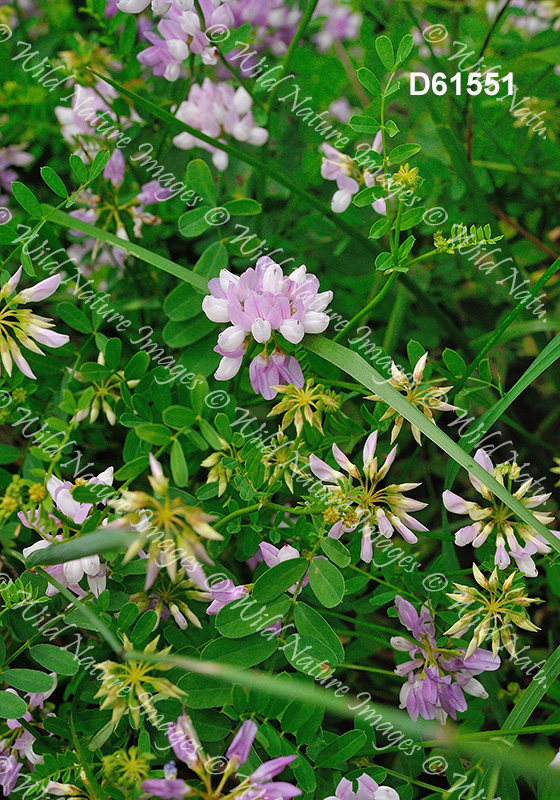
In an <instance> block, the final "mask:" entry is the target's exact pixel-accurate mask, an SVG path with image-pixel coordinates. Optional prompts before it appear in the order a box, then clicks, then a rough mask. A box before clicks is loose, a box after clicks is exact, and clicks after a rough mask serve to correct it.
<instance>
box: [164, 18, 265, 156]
mask: <svg viewBox="0 0 560 800" xmlns="http://www.w3.org/2000/svg"><path fill="white" fill-rule="evenodd" d="M222 8H224V6H222ZM214 49H215V48H214ZM216 57H217V56H216ZM252 107H253V100H252V98H251V95H250V94H249V93H248V92H247V90H246V89H244V88H243V86H240V87H239V88H238V89H234V88H233V86H230V85H229V84H228V83H213V82H212V81H211V80H210V78H204V80H203V82H202V86H199V85H198V84H197V83H195V84H193V85H192V86H191V88H190V90H189V96H188V97H187V99H186V100H184V101H183V102H182V103H181V105H180V106H179V108H178V109H177V111H176V112H175V116H176V117H177V119H179V120H181V122H185V123H186V124H187V125H190V126H191V128H196V129H197V130H198V131H200V132H201V133H205V134H206V136H211V137H212V138H213V139H219V140H220V141H224V139H223V137H224V135H226V134H227V135H228V136H233V138H234V139H237V141H238V142H247V143H248V144H253V145H261V144H264V143H265V142H266V140H267V139H268V131H267V130H266V129H265V128H261V127H259V126H258V125H256V124H255V120H254V119H253V112H252V110H251V109H252ZM173 144H174V145H175V147H178V148H179V149H180V150H191V149H192V148H193V147H201V148H202V149H203V150H206V151H207V152H209V153H211V154H212V162H213V164H214V166H215V167H216V169H218V170H220V171H222V172H223V170H225V169H227V165H228V155H227V153H225V152H224V151H223V150H219V149H218V148H216V147H214V145H211V144H207V142H203V141H202V140H201V139H197V138H196V136H193V134H192V133H188V132H187V131H183V132H182V133H179V134H177V135H176V136H174V137H173Z"/></svg>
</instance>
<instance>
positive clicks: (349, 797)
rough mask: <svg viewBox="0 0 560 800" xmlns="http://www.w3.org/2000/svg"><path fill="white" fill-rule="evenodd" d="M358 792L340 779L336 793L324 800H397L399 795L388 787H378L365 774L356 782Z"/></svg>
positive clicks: (349, 782) (345, 780)
mask: <svg viewBox="0 0 560 800" xmlns="http://www.w3.org/2000/svg"><path fill="white" fill-rule="evenodd" d="M357 782H358V790H357V791H356V792H355V791H354V786H353V782H352V781H350V780H348V779H347V778H342V780H341V781H340V782H339V784H338V786H337V787H336V792H335V794H334V795H331V796H330V797H326V798H325V800H399V795H398V793H397V792H396V791H395V789H391V787H390V786H379V784H378V783H377V782H376V781H374V780H373V778H371V777H370V776H369V775H368V774H367V773H365V772H364V773H362V775H360V777H359V778H358V780H357Z"/></svg>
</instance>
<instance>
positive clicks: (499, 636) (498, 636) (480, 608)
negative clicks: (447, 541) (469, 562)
mask: <svg viewBox="0 0 560 800" xmlns="http://www.w3.org/2000/svg"><path fill="white" fill-rule="evenodd" d="M473 575H474V579H475V581H476V582H477V584H478V585H479V586H480V589H483V590H484V591H481V590H480V589H477V588H476V586H465V585H463V584H460V583H456V584H454V586H455V589H456V591H455V592H452V593H448V595H447V596H448V597H449V598H450V599H451V600H454V601H455V604H458V605H459V608H460V609H461V613H460V617H459V620H458V621H457V622H456V623H455V624H454V625H452V626H451V628H449V630H447V631H446V635H447V636H455V637H463V636H464V634H465V633H466V632H467V631H468V630H469V629H470V628H472V626H473V625H475V628H474V631H473V636H472V639H471V641H470V643H469V646H468V647H467V657H468V656H471V655H472V654H473V653H474V652H475V650H476V649H477V647H479V646H480V645H481V644H482V643H483V642H484V641H485V640H486V639H490V640H491V642H492V653H493V655H494V656H497V655H498V652H499V650H500V642H502V644H503V646H504V647H505V648H506V650H507V652H508V653H510V655H512V656H515V642H514V641H513V638H512V635H511V633H510V627H511V625H512V624H513V625H515V626H516V627H518V628H523V629H524V630H526V631H531V632H534V631H538V630H540V628H538V627H537V625H535V624H534V623H533V622H531V620H530V618H529V616H528V614H527V612H526V610H525V609H526V608H527V606H529V605H531V603H541V602H542V600H536V599H534V598H531V597H528V596H527V595H526V594H525V587H524V586H514V585H513V583H514V581H515V576H516V575H517V573H516V572H512V573H511V574H510V575H508V577H507V578H506V579H505V580H504V582H503V584H502V587H501V589H500V585H499V583H500V582H499V579H498V568H497V567H495V569H494V570H493V572H492V574H491V575H490V577H489V578H486V577H485V576H484V575H483V574H482V572H481V571H480V570H479V568H478V567H477V566H476V564H473Z"/></svg>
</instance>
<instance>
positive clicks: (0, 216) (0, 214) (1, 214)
mask: <svg viewBox="0 0 560 800" xmlns="http://www.w3.org/2000/svg"><path fill="white" fill-rule="evenodd" d="M11 218H12V212H11V211H10V209H9V208H6V207H5V206H0V225H5V224H6V223H7V222H9V221H10V220H11Z"/></svg>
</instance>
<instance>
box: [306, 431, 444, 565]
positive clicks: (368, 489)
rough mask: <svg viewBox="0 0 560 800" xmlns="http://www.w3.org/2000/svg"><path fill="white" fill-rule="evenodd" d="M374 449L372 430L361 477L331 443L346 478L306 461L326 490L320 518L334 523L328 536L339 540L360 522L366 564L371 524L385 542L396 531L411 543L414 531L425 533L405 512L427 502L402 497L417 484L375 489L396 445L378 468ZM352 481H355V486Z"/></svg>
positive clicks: (313, 459) (323, 465)
mask: <svg viewBox="0 0 560 800" xmlns="http://www.w3.org/2000/svg"><path fill="white" fill-rule="evenodd" d="M376 446H377V431H374V432H373V433H371V434H370V435H369V436H368V438H367V440H366V442H365V445H364V450H363V474H362V473H361V472H360V470H359V469H358V467H356V466H355V465H354V464H353V463H352V462H351V461H350V460H349V459H348V457H347V456H345V455H344V453H343V452H342V451H341V450H340V448H339V447H338V445H336V444H333V446H332V452H333V456H334V459H335V461H336V462H337V464H338V465H339V466H340V467H341V468H342V469H343V470H344V471H345V472H346V473H348V477H345V476H344V475H343V474H342V472H339V471H338V470H336V469H333V468H332V467H330V466H329V465H328V464H326V463H325V462H324V461H322V460H321V459H320V458H317V456H315V455H312V456H311V457H310V459H309V466H310V468H311V471H312V472H313V474H314V475H316V476H317V477H318V478H319V480H321V481H324V482H325V483H326V484H327V485H326V486H325V488H326V490H327V492H328V495H329V500H328V502H329V507H328V508H327V510H326V511H325V512H324V515H323V516H324V518H325V521H326V522H330V523H333V524H332V527H331V529H330V531H329V536H333V537H334V538H335V539H338V538H340V536H342V534H343V533H345V532H346V531H354V530H355V529H356V528H357V527H358V524H359V523H360V522H362V523H363V525H362V548H361V558H362V559H363V560H364V561H366V562H367V563H368V564H369V563H370V562H371V559H372V556H373V548H372V542H371V528H372V525H377V526H378V528H379V532H380V533H381V534H382V535H383V536H385V537H386V538H387V539H389V538H390V537H391V536H392V535H393V533H394V531H395V529H396V530H397V531H398V532H399V533H400V535H401V536H402V537H403V539H405V540H406V541H407V542H410V543H411V544H414V543H415V542H417V541H418V537H417V536H416V535H415V534H414V533H413V532H412V531H413V530H415V531H427V530H428V529H427V528H426V527H425V526H424V525H422V523H421V522H418V520H416V519H414V517H411V516H410V514H409V513H408V512H409V511H419V510H420V509H422V508H425V507H426V505H427V503H422V502H420V501H419V500H412V499H411V498H409V497H405V496H404V494H402V493H403V492H406V491H409V490H410V489H415V488H416V487H417V486H420V484H419V483H401V484H391V485H389V486H386V487H384V488H378V484H379V482H380V481H381V480H382V479H383V478H384V477H385V476H386V475H387V473H388V471H389V469H390V467H391V465H392V463H393V461H394V460H395V456H396V454H397V446H396V445H395V447H393V449H392V450H391V452H390V453H389V454H388V456H387V458H386V459H385V461H384V464H383V466H382V467H380V468H378V466H377V458H376V457H375V449H376ZM354 479H355V480H357V485H355V484H354ZM411 529H412V530H411Z"/></svg>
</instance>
